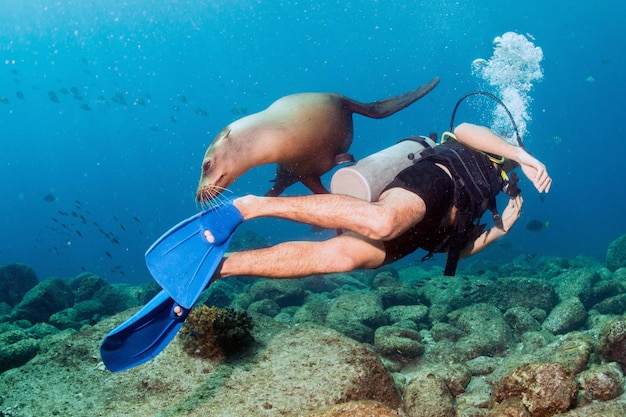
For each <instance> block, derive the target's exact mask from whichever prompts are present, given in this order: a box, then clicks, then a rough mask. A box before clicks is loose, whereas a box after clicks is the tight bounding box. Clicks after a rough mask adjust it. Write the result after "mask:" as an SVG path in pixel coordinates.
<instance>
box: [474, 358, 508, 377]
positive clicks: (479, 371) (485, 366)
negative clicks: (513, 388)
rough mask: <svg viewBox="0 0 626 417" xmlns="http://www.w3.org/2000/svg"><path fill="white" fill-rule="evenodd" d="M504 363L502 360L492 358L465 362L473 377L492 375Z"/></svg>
mask: <svg viewBox="0 0 626 417" xmlns="http://www.w3.org/2000/svg"><path fill="white" fill-rule="evenodd" d="M501 362H502V359H500V358H494V357H491V356H479V357H477V358H474V359H472V360H469V361H467V362H465V366H466V367H467V369H468V370H469V371H470V373H471V374H472V375H488V374H490V373H492V372H493V371H494V370H495V369H496V368H497V367H498V365H500V363H501Z"/></svg>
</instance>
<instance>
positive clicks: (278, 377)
mask: <svg viewBox="0 0 626 417" xmlns="http://www.w3.org/2000/svg"><path fill="white" fill-rule="evenodd" d="M359 400H373V401H378V402H380V403H382V404H384V405H385V406H387V407H389V408H391V409H397V408H398V407H399V406H400V396H399V394H398V392H397V391H396V388H395V384H394V381H393V378H392V376H391V374H390V373H389V372H388V371H387V370H386V369H385V367H384V366H383V364H382V362H381V361H380V359H378V357H377V356H376V354H375V353H374V352H372V351H371V350H370V349H368V348H366V347H364V346H362V345H360V344H359V343H356V342H355V341H353V340H350V339H349V338H347V337H345V336H343V335H342V334H340V333H338V332H336V331H334V330H330V329H326V328H322V327H317V326H306V325H303V326H302V327H300V328H298V329H296V330H293V331H289V332H286V333H283V334H280V335H278V336H276V337H275V338H274V339H272V340H271V342H269V344H268V346H267V349H266V350H265V352H264V353H263V354H262V355H261V357H260V358H259V361H258V362H257V364H256V365H254V366H253V367H251V368H250V369H249V370H237V371H235V372H234V373H233V374H232V375H231V376H230V378H229V380H227V381H226V382H225V384H224V388H223V389H222V390H220V391H219V392H218V393H217V394H216V395H215V397H213V399H212V400H211V402H210V403H208V404H206V405H204V406H200V407H199V408H198V409H196V410H194V412H193V414H190V415H193V416H208V415H211V416H213V415H215V416H217V415H219V416H222V417H228V416H233V417H235V416H236V417H239V416H258V415H265V414H267V415H275V416H279V415H281V416H296V415H306V413H307V412H313V411H316V410H319V409H321V408H324V407H328V406H330V405H334V404H340V403H346V402H349V401H359Z"/></svg>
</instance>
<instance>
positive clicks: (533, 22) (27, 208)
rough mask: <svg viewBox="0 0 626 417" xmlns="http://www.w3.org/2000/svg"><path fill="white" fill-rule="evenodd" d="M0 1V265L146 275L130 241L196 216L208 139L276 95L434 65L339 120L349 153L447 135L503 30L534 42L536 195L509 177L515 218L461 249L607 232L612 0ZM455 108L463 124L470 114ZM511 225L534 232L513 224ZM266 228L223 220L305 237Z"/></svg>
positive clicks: (251, 187)
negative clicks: (431, 86) (543, 177)
mask: <svg viewBox="0 0 626 417" xmlns="http://www.w3.org/2000/svg"><path fill="white" fill-rule="evenodd" d="M1 7H2V13H0V97H1V98H2V100H1V102H0V126H1V127H2V134H1V139H0V179H1V181H0V195H1V197H2V211H1V212H0V213H1V214H2V215H1V216H0V229H1V230H2V243H1V245H0V264H4V263H11V262H24V263H27V264H30V265H31V266H33V267H34V268H35V270H36V272H37V274H38V276H39V277H40V279H43V278H45V277H48V276H61V277H72V276H75V275H76V274H78V273H80V272H81V271H82V270H88V271H91V272H94V273H96V274H99V275H101V276H103V277H105V278H107V279H108V280H110V281H111V282H130V283H137V282H143V281H146V280H148V279H149V275H148V272H147V270H146V268H145V265H144V261H143V253H144V251H145V249H146V248H147V247H148V246H149V245H150V244H151V243H152V242H153V241H154V240H155V239H156V238H157V237H158V236H160V234H161V233H163V232H164V231H166V230H167V229H168V228H169V227H170V226H172V225H173V224H175V223H177V222H178V221H180V220H182V219H183V218H185V217H187V216H189V215H191V214H193V213H195V212H196V211H198V209H199V207H198V206H197V204H196V203H195V201H194V191H195V187H196V184H197V180H198V178H199V175H200V162H201V160H202V156H203V154H204V151H205V149H206V147H207V146H208V144H209V143H210V142H211V140H212V138H213V137H214V136H215V135H216V134H217V133H218V132H219V131H220V130H221V128H222V127H223V126H225V125H227V124H228V123H229V122H231V121H232V120H235V119H237V118H239V117H242V115H244V114H248V113H253V112H256V111H259V110H262V109H263V108H265V107H267V106H268V105H269V104H270V103H271V102H272V101H274V100H275V99H277V98H279V97H281V96H283V95H286V94H290V93H295V92H303V91H335V92H339V93H342V94H344V95H347V96H350V97H352V98H354V99H357V100H360V101H374V100H378V99H382V98H386V97H389V96H392V95H396V94H400V93H403V92H406V91H408V90H411V89H413V88H415V87H417V86H419V85H421V84H423V83H425V82H426V81H428V80H430V79H431V78H432V77H433V76H435V75H438V76H440V77H441V79H442V81H441V84H440V85H439V86H438V87H437V88H436V89H435V90H434V91H433V92H432V93H430V94H429V95H428V96H426V97H425V98H424V99H422V100H421V101H419V102H418V103H416V104H414V105H412V106H411V107H409V108H407V109H405V110H403V111H401V112H400V113H398V114H395V115H393V116H391V117H389V118H387V119H383V120H370V119H366V118H364V117H361V116H355V138H354V144H353V147H352V152H353V153H354V154H355V156H357V157H363V156H366V155H368V154H370V153H372V152H375V151H377V150H380V149H382V148H384V147H386V146H389V145H391V144H393V143H395V142H396V141H397V140H399V139H401V138H403V137H405V136H408V135H412V134H427V133H428V132H430V131H437V132H440V133H441V132H443V131H444V130H447V129H448V125H449V123H450V114H451V111H452V109H453V107H454V104H455V103H456V101H457V100H458V98H459V97H460V96H462V95H463V94H465V93H467V92H469V91H472V90H476V89H481V88H485V89H487V90H489V88H490V86H489V85H485V83H484V82H482V81H481V80H480V79H479V78H477V77H476V76H475V75H474V74H473V73H472V65H471V63H472V62H473V61H474V60H475V59H477V58H484V59H488V58H489V57H490V56H491V54H492V52H493V43H492V42H493V40H494V38H495V37H496V36H501V35H502V34H503V33H505V32H509V31H514V32H517V33H519V34H522V35H525V36H527V37H528V39H531V40H532V41H533V42H534V44H535V45H536V46H538V47H540V48H542V50H543V54H544V60H543V61H542V62H541V65H542V68H543V72H544V78H543V80H542V81H541V82H538V83H536V84H535V85H534V86H533V89H532V90H531V91H530V96H531V97H532V102H531V103H530V106H529V111H530V114H531V117H532V120H531V121H530V122H529V124H528V133H527V134H526V136H525V138H524V139H525V142H526V145H527V147H528V149H529V150H530V151H531V152H532V153H533V154H534V155H536V156H537V157H539V158H540V159H542V160H543V161H544V162H545V163H546V165H547V166H548V168H549V171H550V172H551V174H552V176H553V178H554V184H553V189H552V191H551V192H550V194H549V195H548V196H547V197H546V198H545V199H540V198H539V196H538V195H537V194H536V192H535V191H534V189H533V188H532V186H531V184H530V183H529V182H528V181H525V180H524V181H522V183H521V186H522V188H523V189H524V196H525V206H524V214H523V218H522V219H521V220H520V221H519V224H518V225H517V226H516V228H515V229H514V230H513V231H512V232H511V233H510V235H509V236H507V237H506V238H505V239H506V240H505V241H503V243H499V244H496V245H494V246H493V247H492V248H489V250H487V251H486V252H484V253H483V254H481V255H480V256H481V257H484V259H488V260H510V259H513V258H514V257H516V256H518V255H521V254H528V255H536V254H540V255H546V256H564V257H573V256H576V255H585V256H591V257H594V258H597V259H599V260H602V259H603V258H604V254H605V251H606V248H607V246H608V244H609V243H610V242H611V241H612V240H613V239H615V238H617V237H618V236H620V235H621V234H623V233H625V232H626V221H624V217H623V215H622V212H623V209H622V207H624V205H625V203H626V197H625V193H624V191H623V189H622V179H621V175H620V174H621V172H622V166H623V164H624V162H625V160H626V158H625V157H624V155H625V154H626V145H625V144H624V139H623V138H624V136H625V132H624V130H625V128H624V126H623V124H622V123H621V119H622V116H623V112H624V109H625V108H626V100H625V99H624V94H623V92H624V91H626V89H625V87H626V85H625V83H624V81H623V79H624V77H623V70H621V68H623V67H624V64H625V62H624V61H625V60H626V57H624V55H623V53H622V50H623V45H624V42H625V41H626V33H624V31H623V30H621V27H622V23H623V21H624V18H625V17H626V5H624V4H623V3H622V2H618V1H616V0H612V1H607V2H604V3H603V4H602V7H598V5H597V3H592V2H590V1H577V2H570V1H564V0H555V1H551V2H544V1H538V0H529V1H526V2H518V1H493V0H481V1H448V0H445V1H438V2H433V1H423V0H421V1H406V2H389V1H387V2H378V1H364V0H356V1H345V2H344V1H317V2H306V1H275V2H269V1H267V2H262V1H249V0H245V1H238V0H229V1H224V0H217V1H194V0H182V1H164V2H158V1H148V0H143V1H142V0H127V1H124V2H121V1H120V2H118V1H104V0H92V1H81V2H77V1H70V0H56V1H45V0H29V1H21V0H4V1H2V6H1ZM485 111H486V112H487V110H485ZM474 113H476V112H474ZM474 113H472V112H468V113H467V116H466V117H467V118H468V120H469V121H472V122H481V120H476V119H479V118H480V117H479V116H477V115H476V114H474ZM457 117H462V113H460V114H459V116H457ZM473 118H476V119H473ZM457 121H460V119H457ZM273 175H274V167H259V168H257V169H255V170H253V171H252V172H250V173H248V174H247V175H245V176H243V177H242V178H240V179H239V180H238V181H237V182H236V183H235V184H233V187H232V190H233V192H234V193H236V194H244V193H257V194H258V193H264V192H265V191H266V190H267V189H268V188H269V186H270V183H269V180H270V179H272V178H273ZM328 178H329V177H328ZM328 178H326V180H328ZM301 192H304V190H303V189H302V188H299V187H294V188H292V189H290V190H289V193H291V194H294V193H301ZM501 205H502V206H503V203H501ZM530 220H539V221H541V222H542V223H544V222H549V227H547V228H544V229H543V230H540V231H530V230H527V229H526V228H525V225H526V224H527V223H528V222H529V221H530ZM276 222H278V221H272V220H265V219H264V220H257V221H254V222H251V223H250V224H246V225H244V226H242V228H243V229H247V230H254V231H256V232H258V233H260V234H262V235H264V236H266V237H267V238H268V239H269V240H270V241H272V242H277V241H281V240H285V239H293V238H304V237H308V236H310V230H309V229H308V228H304V227H302V226H294V225H290V224H286V223H285V222H279V227H276V224H277V223H276ZM420 257H421V254H416V256H414V257H410V259H408V261H409V262H419V261H418V259H419V258H420ZM431 262H435V263H436V264H442V263H443V258H437V260H435V261H431Z"/></svg>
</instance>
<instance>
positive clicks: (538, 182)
mask: <svg viewBox="0 0 626 417" xmlns="http://www.w3.org/2000/svg"><path fill="white" fill-rule="evenodd" d="M517 162H519V164H520V167H521V168H522V172H524V175H526V177H528V179H529V180H530V181H532V183H533V185H534V186H535V188H536V189H537V191H539V192H540V193H541V192H546V193H547V192H548V191H550V186H551V185H552V178H550V175H548V170H547V169H546V166H545V165H544V164H542V163H541V161H539V160H538V159H537V158H535V157H533V156H532V155H530V154H529V153H528V152H526V151H525V150H523V149H522V148H519V154H518V158H517Z"/></svg>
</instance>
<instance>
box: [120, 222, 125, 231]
mask: <svg viewBox="0 0 626 417" xmlns="http://www.w3.org/2000/svg"><path fill="white" fill-rule="evenodd" d="M120 229H122V230H123V231H126V228H125V227H124V225H123V224H122V223H120Z"/></svg>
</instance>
